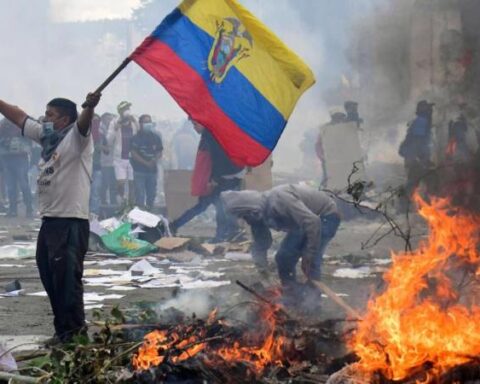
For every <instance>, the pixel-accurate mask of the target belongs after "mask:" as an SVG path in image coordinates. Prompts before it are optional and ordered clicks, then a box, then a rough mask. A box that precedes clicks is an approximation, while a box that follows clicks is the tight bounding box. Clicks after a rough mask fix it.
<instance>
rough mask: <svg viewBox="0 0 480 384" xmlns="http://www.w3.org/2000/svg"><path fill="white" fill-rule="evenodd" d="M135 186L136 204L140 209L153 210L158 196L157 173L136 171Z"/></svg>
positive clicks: (134, 175)
mask: <svg viewBox="0 0 480 384" xmlns="http://www.w3.org/2000/svg"><path fill="white" fill-rule="evenodd" d="M133 184H134V187H135V204H136V205H137V206H138V207H146V208H147V209H150V210H151V209H152V208H153V203H154V202H155V196H156V194H157V172H155V173H153V172H150V173H147V172H137V171H134V172H133ZM145 200H146V203H145Z"/></svg>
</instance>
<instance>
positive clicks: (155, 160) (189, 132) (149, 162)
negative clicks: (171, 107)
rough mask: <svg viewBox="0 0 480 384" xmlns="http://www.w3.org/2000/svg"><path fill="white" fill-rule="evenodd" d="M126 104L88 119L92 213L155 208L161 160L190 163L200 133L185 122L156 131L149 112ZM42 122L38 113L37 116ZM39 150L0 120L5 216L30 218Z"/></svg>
mask: <svg viewBox="0 0 480 384" xmlns="http://www.w3.org/2000/svg"><path fill="white" fill-rule="evenodd" d="M131 107H132V104H131V103H129V102H126V101H122V102H121V103H120V104H119V105H118V107H117V111H116V112H115V113H113V112H105V113H103V114H101V115H98V114H95V115H94V117H93V120H92V124H91V132H92V139H93V143H94V152H93V167H92V168H93V169H92V176H91V194H90V213H91V214H92V215H93V216H103V215H105V214H107V213H105V212H108V214H110V213H111V212H112V209H114V210H115V209H122V208H124V207H126V206H133V205H135V206H138V207H141V208H144V209H147V210H149V211H152V210H155V209H156V208H158V207H155V202H156V201H157V202H158V196H157V195H158V193H157V192H158V191H159V190H161V187H162V186H161V185H160V186H159V185H158V184H159V183H158V181H159V169H160V165H161V164H162V162H165V163H167V164H166V167H171V168H176V169H187V170H192V169H193V167H194V163H195V154H196V150H197V145H198V142H199V139H200V136H199V135H198V134H197V133H195V130H194V129H193V125H192V123H191V122H190V121H188V120H187V121H185V123H184V124H183V125H181V126H180V128H179V129H176V130H174V131H173V132H170V131H169V132H162V131H161V128H160V127H158V126H157V124H156V123H155V122H154V121H153V119H152V116H151V115H149V114H135V115H133V114H132V113H131V111H130V110H131ZM136 116H138V117H136ZM42 120H43V116H42V117H40V118H38V121H40V122H41V121H42ZM163 133H166V134H168V135H170V137H169V139H170V141H171V145H169V147H170V148H168V151H167V152H168V156H167V157H168V158H167V159H164V156H163V150H164V148H163V147H164V143H163ZM41 151H42V148H41V146H40V145H38V144H37V143H35V142H32V141H31V140H28V139H26V138H25V137H24V136H23V135H22V132H21V131H20V130H18V128H17V127H16V126H15V125H14V124H13V123H12V122H10V121H9V120H8V119H6V118H0V212H3V213H4V214H5V216H7V217H17V216H24V215H25V217H27V218H32V217H34V216H36V214H37V207H36V199H35V198H34V196H35V193H36V190H37V177H38V163H39V160H40V155H41ZM159 187H160V188H159Z"/></svg>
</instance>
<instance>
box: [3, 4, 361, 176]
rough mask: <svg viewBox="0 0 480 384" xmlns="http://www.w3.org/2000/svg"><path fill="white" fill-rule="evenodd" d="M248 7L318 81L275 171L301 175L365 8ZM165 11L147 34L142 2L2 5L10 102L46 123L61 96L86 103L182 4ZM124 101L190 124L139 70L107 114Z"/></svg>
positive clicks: (105, 105)
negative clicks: (139, 8) (48, 107)
mask: <svg viewBox="0 0 480 384" xmlns="http://www.w3.org/2000/svg"><path fill="white" fill-rule="evenodd" d="M241 2H242V4H244V5H245V6H246V7H247V8H249V9H250V10H251V11H252V12H253V13H254V14H256V15H257V16H258V17H259V18H260V19H261V20H263V21H264V22H265V23H266V24H267V25H268V26H269V27H270V28H271V29H272V30H273V31H274V32H275V33H276V34H277V35H278V36H279V37H280V38H281V39H282V40H284V41H285V42H286V43H287V44H288V45H289V46H290V47H292V48H293V49H294V50H295V51H296V52H297V53H298V54H299V55H300V56H301V57H302V58H303V59H304V60H305V61H306V62H307V63H308V64H309V65H310V66H311V68H312V69H313V71H314V73H315V75H316V78H317V84H316V85H315V86H314V87H313V88H312V89H310V90H309V91H308V92H307V93H306V94H305V95H304V96H303V98H302V99H301V101H300V103H299V104H298V106H297V108H296V110H295V112H294V114H293V115H292V116H291V119H290V121H289V123H288V125H287V128H286V130H285V133H284V135H283V137H282V138H281V140H280V142H279V145H278V148H277V150H276V151H275V158H274V160H275V167H276V168H277V169H284V170H292V169H296V168H298V167H299V166H300V163H299V159H300V156H298V152H299V144H300V142H301V141H302V138H303V136H304V134H305V132H306V131H308V130H315V129H316V127H318V126H319V125H320V124H321V123H323V122H324V121H325V120H327V112H326V108H325V106H324V103H323V101H322V100H323V96H324V92H325V90H326V89H328V88H329V87H331V86H333V85H334V84H335V83H337V82H338V81H339V79H340V78H341V75H342V74H343V73H347V72H348V68H349V65H348V62H347V60H346V58H345V55H344V52H345V50H346V49H347V47H348V31H349V28H350V25H351V23H352V20H353V19H354V18H355V15H354V13H355V12H356V11H357V10H358V9H360V8H361V7H359V6H358V5H356V3H358V2H356V1H352V0H339V1H336V2H331V1H326V0H325V1H316V0H304V1H302V2H298V1H293V0H278V1H275V2H273V1H271V2H270V1H269V2H266V1H259V0H243V1H241ZM157 3H158V7H157V11H156V12H155V13H154V14H152V15H150V19H149V20H151V23H150V24H149V25H146V26H145V28H143V29H141V28H139V27H138V25H137V24H136V23H135V22H133V21H132V20H130V19H128V17H129V15H130V14H132V7H135V6H136V5H138V4H140V1H139V0H121V1H120V0H115V1H114V0H102V1H79V0H77V1H65V0H2V1H0V31H1V36H2V39H3V41H2V45H1V46H2V49H1V51H0V60H1V61H2V71H1V73H0V83H1V84H2V98H3V99H5V100H6V101H10V102H12V103H14V104H17V105H19V106H20V107H22V108H24V109H25V110H26V111H27V112H28V113H30V114H31V115H33V116H38V115H40V114H42V113H43V110H44V105H45V104H46V102H47V101H48V100H50V99H51V98H53V97H56V96H64V97H68V98H71V99H73V100H75V101H76V102H77V103H78V104H80V103H81V102H82V101H83V100H84V97H85V95H86V93H87V92H89V91H91V90H93V89H95V88H96V87H97V86H98V85H99V84H100V83H101V82H102V81H103V80H104V79H105V78H106V77H107V76H108V75H109V74H110V73H111V72H112V71H113V70H114V69H115V68H116V67H117V66H118V65H119V64H120V63H121V61H122V60H123V59H124V58H125V57H126V56H127V55H128V54H129V53H130V52H131V51H132V49H134V47H135V46H136V44H138V43H139V42H140V41H141V40H142V39H143V38H144V37H145V36H146V34H148V33H149V32H150V31H151V30H153V28H154V27H155V26H156V24H158V23H159V22H160V21H161V19H162V18H163V17H164V16H166V15H167V14H168V13H169V12H170V11H171V10H172V9H173V8H174V7H175V6H176V5H178V1H173V0H168V1H163V0H162V1H157ZM364 3H369V1H367V2H364ZM125 17H126V18H125ZM103 18H105V19H108V20H103ZM124 99H128V100H129V101H131V102H132V103H133V107H132V111H133V112H134V113H135V114H141V113H150V114H152V115H154V116H156V117H157V118H158V119H165V120H173V121H179V120H181V119H184V118H185V115H184V113H183V111H182V110H181V109H180V108H179V107H178V106H177V105H176V103H175V102H174V101H173V100H172V99H171V97H170V96H169V95H168V94H167V93H166V92H165V91H164V90H163V88H162V87H160V86H159V85H158V84H156V82H155V81H154V80H153V79H151V78H150V76H149V75H147V74H146V73H145V72H144V71H143V70H141V69H140V68H138V67H137V66H136V65H135V64H133V63H132V64H130V65H129V67H128V68H127V69H126V70H125V71H124V72H123V73H122V74H121V75H120V76H119V77H118V78H117V79H116V80H115V81H114V82H113V83H112V84H111V85H110V86H109V87H108V88H107V89H106V90H105V92H104V95H103V98H102V102H101V105H100V107H99V112H105V111H113V112H115V110H116V105H117V104H118V103H119V102H120V101H121V100H124Z"/></svg>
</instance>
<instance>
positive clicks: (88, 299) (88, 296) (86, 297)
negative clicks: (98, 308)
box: [83, 292, 125, 304]
mask: <svg viewBox="0 0 480 384" xmlns="http://www.w3.org/2000/svg"><path fill="white" fill-rule="evenodd" d="M122 297H125V295H118V294H115V293H112V294H109V295H101V294H99V293H96V292H87V293H84V294H83V301H84V302H85V303H86V304H87V303H88V304H90V303H92V302H96V301H104V300H118V299H121V298H122Z"/></svg>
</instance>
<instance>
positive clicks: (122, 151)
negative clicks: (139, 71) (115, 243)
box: [107, 101, 139, 204]
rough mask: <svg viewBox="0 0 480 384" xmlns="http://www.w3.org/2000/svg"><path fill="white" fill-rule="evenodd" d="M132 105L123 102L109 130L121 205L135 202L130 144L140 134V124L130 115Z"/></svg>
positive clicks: (109, 142) (108, 137) (108, 139)
mask: <svg viewBox="0 0 480 384" xmlns="http://www.w3.org/2000/svg"><path fill="white" fill-rule="evenodd" d="M131 106H132V104H131V103H129V102H127V101H122V102H121V103H120V104H119V105H118V107H117V111H118V114H119V117H118V119H114V120H112V122H111V123H110V127H109V129H108V135H107V141H108V145H109V146H111V147H112V148H113V166H114V168H115V177H116V179H117V185H118V194H119V195H120V199H121V203H122V204H126V203H127V202H130V203H131V202H133V169H132V166H131V164H130V160H129V156H130V143H131V140H132V137H133V136H134V135H136V134H137V132H138V129H139V127H138V122H137V120H136V119H135V117H133V116H132V115H131V113H130V107H131Z"/></svg>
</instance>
